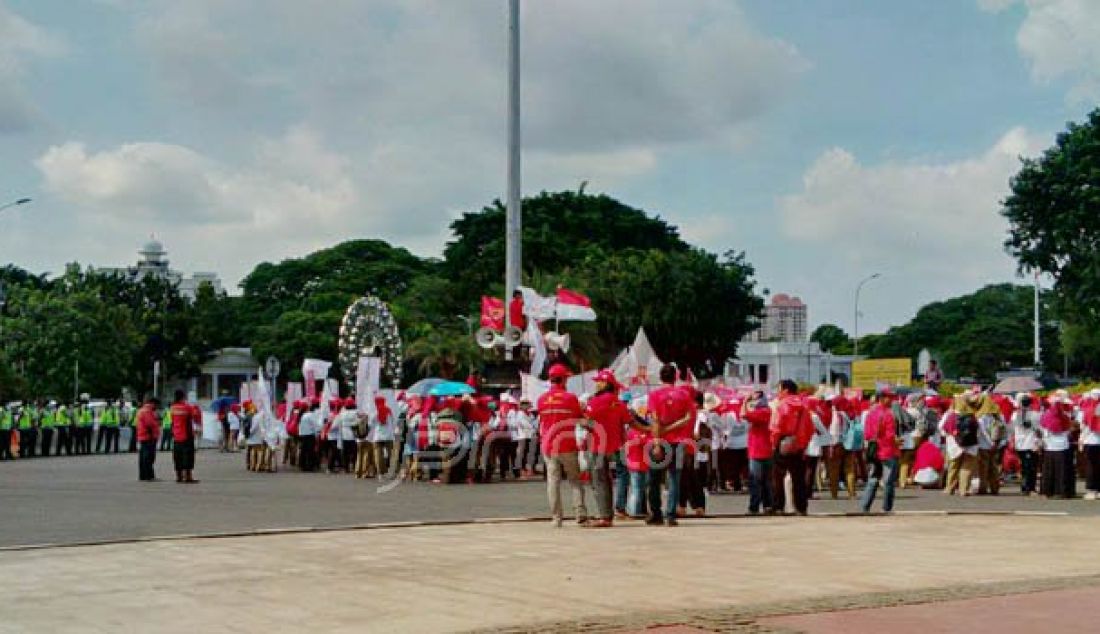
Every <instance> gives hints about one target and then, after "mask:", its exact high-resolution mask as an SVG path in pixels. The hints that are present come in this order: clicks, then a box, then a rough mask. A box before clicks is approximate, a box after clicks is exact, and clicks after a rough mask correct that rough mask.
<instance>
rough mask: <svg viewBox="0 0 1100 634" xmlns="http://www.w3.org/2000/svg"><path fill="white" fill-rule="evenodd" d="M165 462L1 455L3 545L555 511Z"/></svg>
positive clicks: (975, 508)
mask: <svg viewBox="0 0 1100 634" xmlns="http://www.w3.org/2000/svg"><path fill="white" fill-rule="evenodd" d="M157 466H158V474H159V475H160V477H161V478H164V479H165V480H164V481H162V482H153V483H143V482H138V480H137V458H136V456H134V455H132V454H121V455H112V456H81V457H72V458H49V459H34V460H26V461H15V462H4V463H0V508H3V509H5V512H4V519H3V521H2V522H0V547H4V546H16V545H29V544H69V543H74V542H89V541H112V540H127V539H138V538H146V537H160V536H167V535H180V534H184V535H192V534H201V535H210V534H223V533H241V532H249V531H256V530H281V529H295V528H337V527H350V526H363V525H367V524H378V523H392V522H443V521H468V520H474V519H486V518H515V517H545V516H547V514H548V510H547V504H546V494H545V487H544V485H543V483H542V482H540V481H535V482H518V483H517V482H512V481H509V482H506V483H503V484H500V483H495V484H489V485H452V486H445V485H431V484H424V483H402V484H400V485H399V486H397V487H395V488H393V489H392V490H385V491H382V490H380V489H379V484H378V483H377V482H375V481H374V480H356V479H355V478H353V477H350V476H346V475H338V476H333V475H329V474H325V473H300V472H298V471H296V470H284V471H280V472H279V473H274V474H256V473H250V472H248V471H246V470H245V469H244V458H243V455H242V454H223V453H219V452H217V451H212V450H208V451H202V452H199V455H198V464H197V469H196V476H197V477H198V478H200V479H201V480H202V482H201V483H200V484H197V485H194V486H186V485H179V484H176V483H175V482H174V481H173V475H172V471H171V456H170V455H169V454H167V453H161V454H160V456H159V457H158V464H157ZM826 497H827V496H826ZM747 503H748V498H747V497H746V496H745V495H715V496H711V497H710V502H709V504H710V509H709V510H710V511H711V512H712V513H716V514H743V513H745V511H746V506H747ZM566 507H567V508H569V503H568V493H566ZM896 510H898V511H902V512H908V511H922V512H923V511H928V512H931V511H940V510H950V511H965V512H987V511H988V512H995V511H1025V512H1039V513H1047V512H1051V513H1070V514H1074V515H1097V514H1100V502H1087V501H1085V500H1073V501H1046V500H1041V499H1037V498H1022V497H1020V496H1019V495H1018V493H1017V491H1016V487H1014V486H1012V485H1009V486H1007V487H1006V490H1005V491H1004V492H1003V493H1002V495H1000V496H997V497H989V496H984V497H971V498H967V499H960V498H949V497H946V496H944V495H943V494H942V493H940V492H939V491H918V490H913V489H909V490H906V491H901V492H900V493H899V496H898V500H897V505H896ZM810 511H811V513H851V512H856V511H858V506H857V505H856V503H855V502H852V501H849V500H846V499H844V500H840V501H836V502H834V501H832V500H815V501H813V502H811V504H810ZM706 521H709V520H706Z"/></svg>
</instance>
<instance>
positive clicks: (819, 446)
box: [806, 401, 836, 499]
mask: <svg viewBox="0 0 1100 634" xmlns="http://www.w3.org/2000/svg"><path fill="white" fill-rule="evenodd" d="M812 409H813V411H811V413H810V419H811V420H812V421H813V423H814V435H813V437H812V438H810V444H809V446H807V447H806V491H808V492H809V497H810V499H814V492H815V491H817V489H818V486H817V480H818V477H817V474H818V465H820V464H821V456H822V455H823V454H824V453H827V452H830V451H831V450H832V447H833V445H835V444H836V440H835V439H834V438H833V436H832V434H830V433H829V429H828V428H827V427H826V426H825V423H824V422H822V420H821V416H822V415H823V414H824V415H825V416H828V418H829V419H830V422H831V421H832V407H829V406H828V405H827V404H826V403H825V402H824V401H817V403H816V404H815V405H814V407H813V408H812Z"/></svg>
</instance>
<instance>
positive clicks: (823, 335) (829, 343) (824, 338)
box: [810, 324, 852, 354]
mask: <svg viewBox="0 0 1100 634" xmlns="http://www.w3.org/2000/svg"><path fill="white" fill-rule="evenodd" d="M810 341H814V342H817V344H818V345H820V346H821V349H822V350H823V351H825V352H836V353H838V354H839V353H847V352H849V351H850V350H851V347H852V344H851V338H850V337H849V336H848V333H846V332H844V329H843V328H841V327H840V326H837V325H835V324H821V325H820V326H818V327H817V328H815V329H814V331H813V333H811V334H810Z"/></svg>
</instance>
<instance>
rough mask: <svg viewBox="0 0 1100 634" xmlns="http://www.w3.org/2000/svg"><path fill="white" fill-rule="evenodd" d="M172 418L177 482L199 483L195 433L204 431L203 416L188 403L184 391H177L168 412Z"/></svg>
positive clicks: (173, 459) (173, 452)
mask: <svg viewBox="0 0 1100 634" xmlns="http://www.w3.org/2000/svg"><path fill="white" fill-rule="evenodd" d="M168 411H169V412H170V414H171V417H172V462H173V463H175V467H176V482H184V483H187V484H194V483H197V482H198V480H196V479H195V475H194V469H195V433H196V432H198V431H200V430H201V429H202V414H201V413H200V412H199V410H198V408H197V407H196V406H194V405H191V404H190V403H188V402H187V397H186V396H185V395H184V393H183V390H176V394H175V399H174V400H173V401H172V406H171V408H169V410H168Z"/></svg>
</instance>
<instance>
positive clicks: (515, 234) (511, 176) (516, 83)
mask: <svg viewBox="0 0 1100 634" xmlns="http://www.w3.org/2000/svg"><path fill="white" fill-rule="evenodd" d="M519 24H520V22H519V0H509V1H508V210H507V220H506V223H505V242H504V249H505V255H504V262H505V263H504V289H505V290H504V304H505V306H507V305H508V302H511V301H512V293H513V292H515V290H516V287H517V286H519V283H520V262H522V261H523V255H522V246H523V243H522V235H523V234H522V230H523V225H522V216H523V214H522V210H521V209H520V204H521V202H520V127H519V123H520V101H519V99H520V76H519V71H520V69H519V58H520V49H519ZM504 320H505V325H507V326H511V325H512V316H511V311H509V310H505V311H504ZM505 355H506V358H508V359H511V358H512V349H511V348H507V347H506V348H505Z"/></svg>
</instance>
